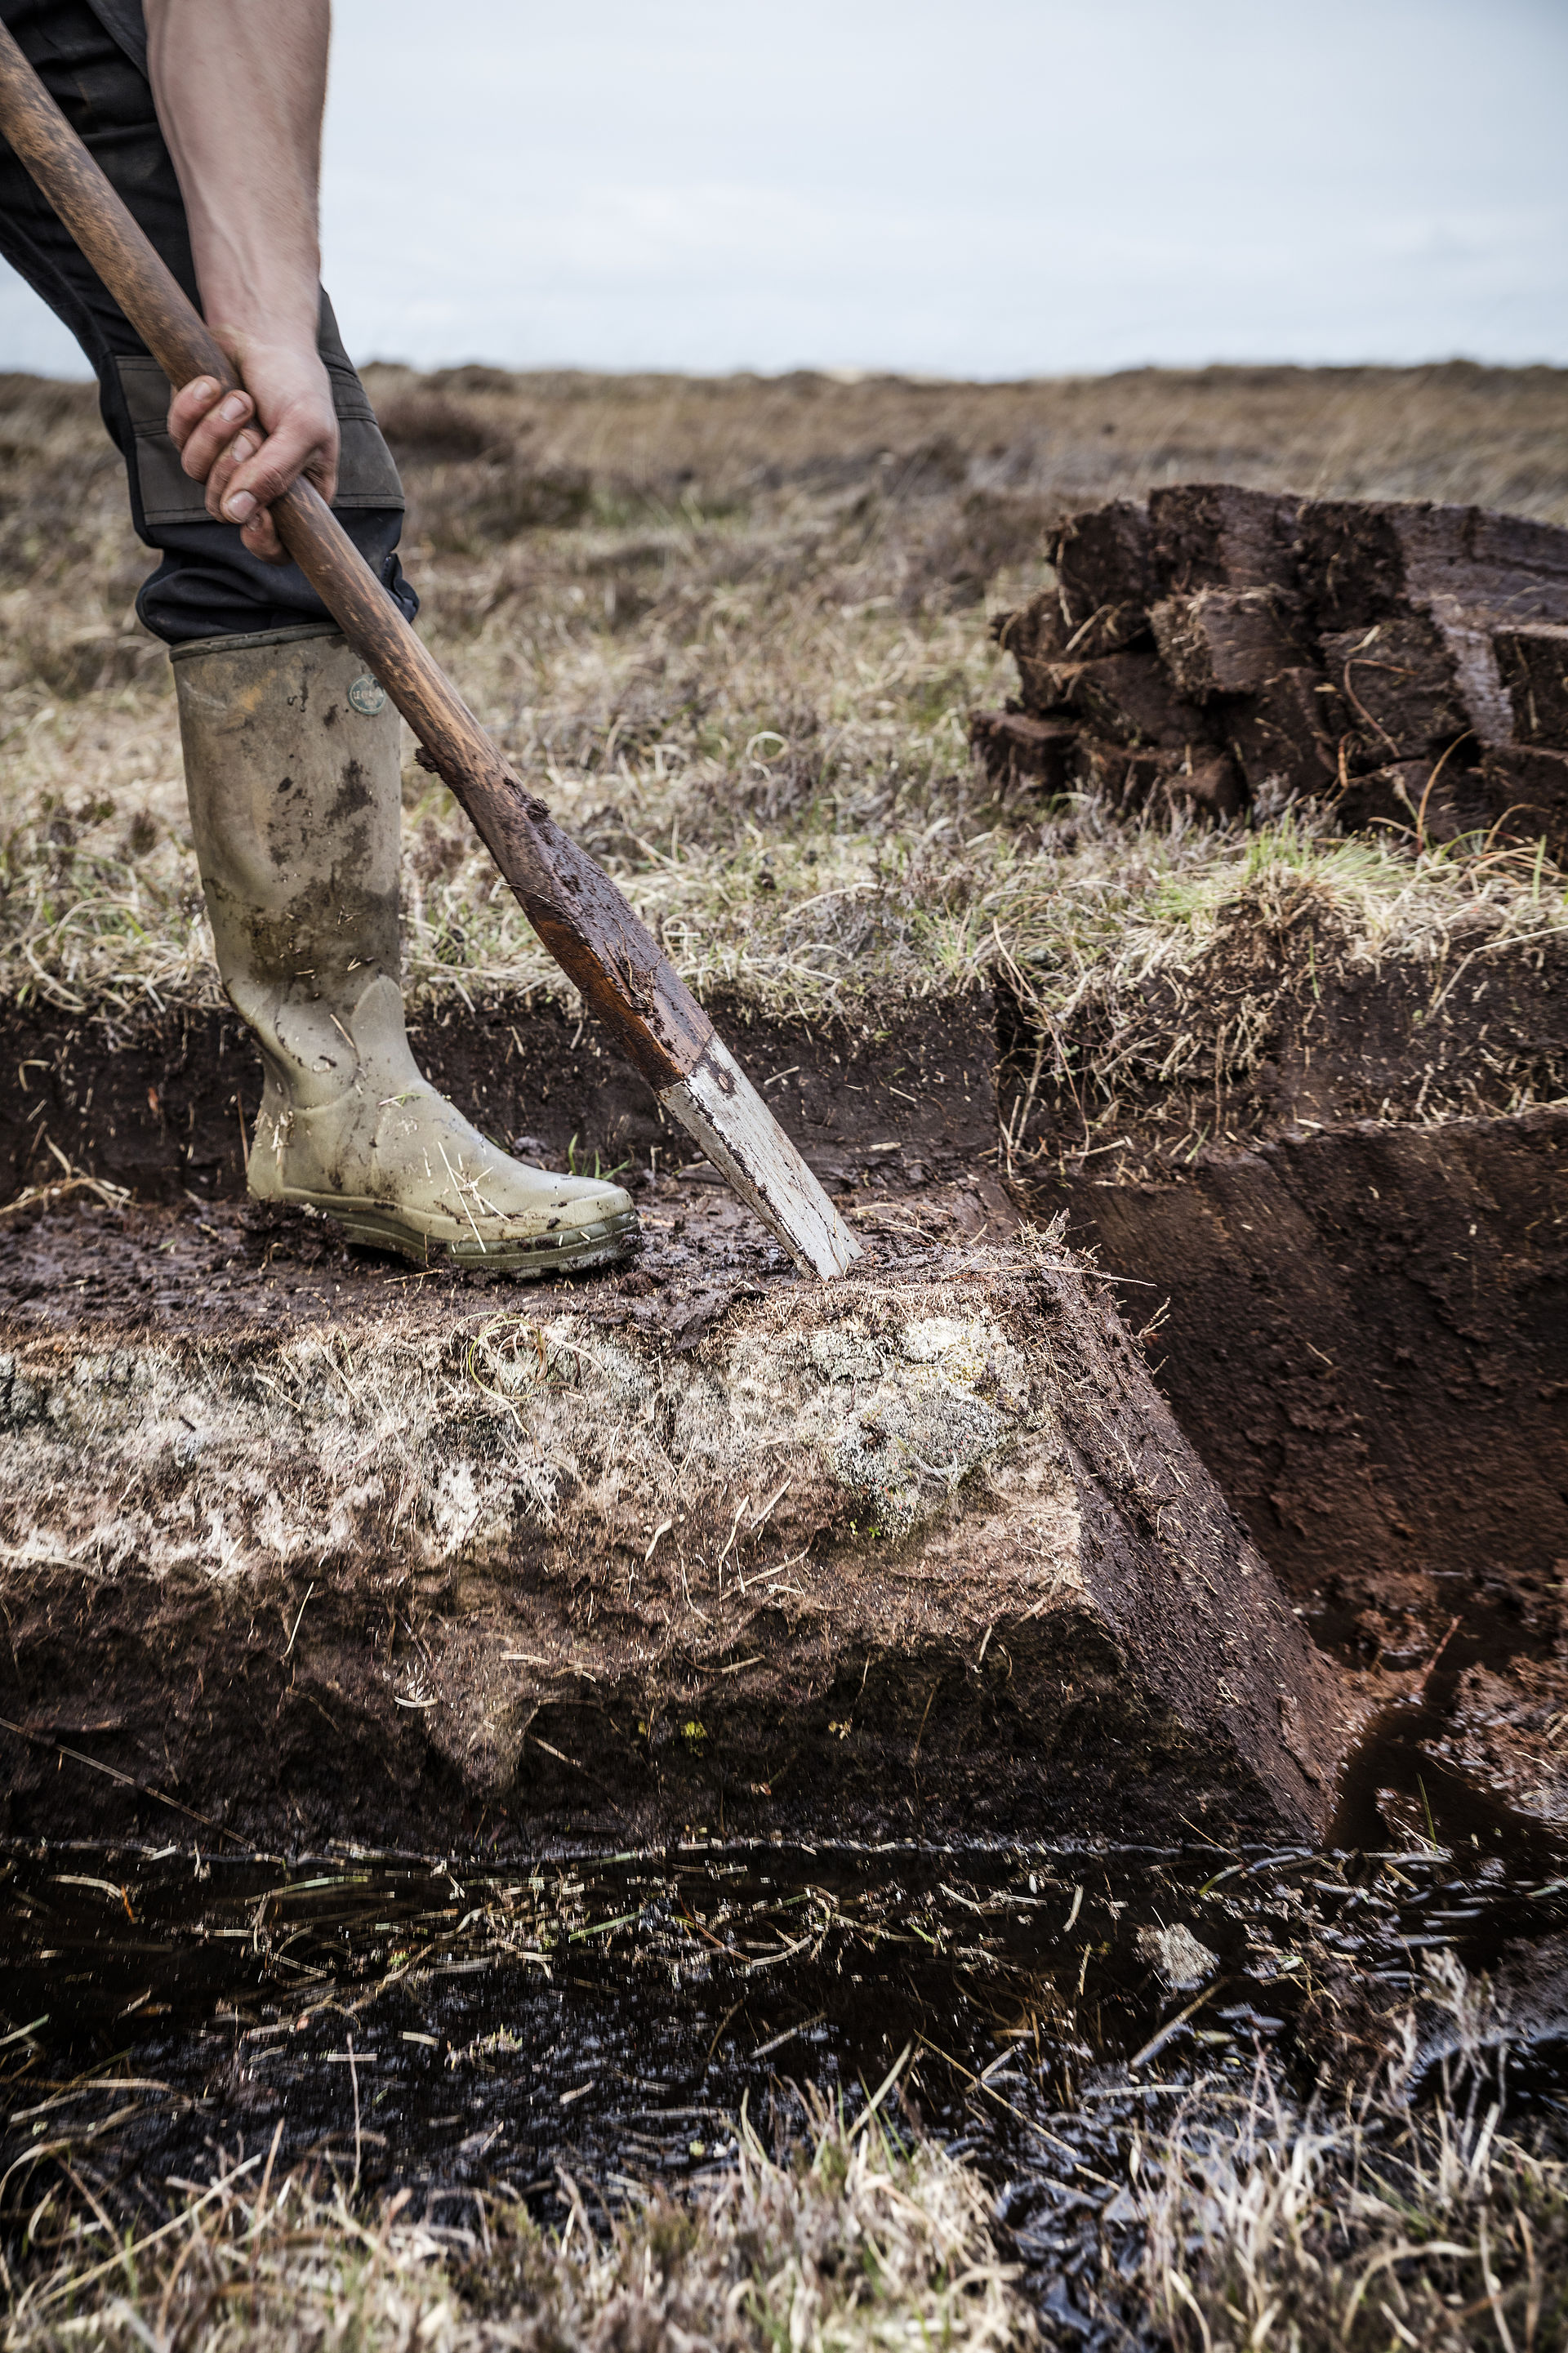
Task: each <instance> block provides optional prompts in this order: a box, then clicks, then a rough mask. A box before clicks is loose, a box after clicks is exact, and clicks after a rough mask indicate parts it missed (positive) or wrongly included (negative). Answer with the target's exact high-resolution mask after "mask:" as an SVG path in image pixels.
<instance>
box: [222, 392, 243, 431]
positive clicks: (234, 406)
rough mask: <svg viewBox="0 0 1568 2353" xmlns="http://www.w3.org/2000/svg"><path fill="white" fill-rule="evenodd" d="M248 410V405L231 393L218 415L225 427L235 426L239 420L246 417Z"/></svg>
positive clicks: (234, 393) (237, 395)
mask: <svg viewBox="0 0 1568 2353" xmlns="http://www.w3.org/2000/svg"><path fill="white" fill-rule="evenodd" d="M248 408H249V403H248V402H247V401H246V400H245V399H243V398H242V397H241V396H240V395H239V394H238V393H237V392H231V393H230V395H229V396H228V398H227V399H226V401H225V402H224V405H223V406H222V407H221V408H220V409H219V410H218V415H219V416H220V417H222V418H223V421H224V423H225V424H226V425H237V424H238V422H239V420H240V418H241V417H244V416H245V415H247V411H248Z"/></svg>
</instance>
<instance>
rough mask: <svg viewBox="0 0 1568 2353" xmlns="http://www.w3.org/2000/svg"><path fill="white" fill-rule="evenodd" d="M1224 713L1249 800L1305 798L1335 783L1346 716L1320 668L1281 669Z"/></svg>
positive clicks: (1329, 787)
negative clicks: (1255, 690) (1245, 782)
mask: <svg viewBox="0 0 1568 2353" xmlns="http://www.w3.org/2000/svg"><path fill="white" fill-rule="evenodd" d="M1226 715H1227V718H1228V719H1229V723H1230V744H1231V750H1232V751H1233V752H1234V754H1235V755H1236V758H1237V763H1238V765H1239V766H1240V768H1241V772H1242V775H1243V776H1245V777H1246V779H1247V788H1248V790H1249V792H1250V793H1251V795H1252V797H1253V799H1254V801H1259V800H1265V799H1267V797H1268V796H1270V795H1272V796H1274V797H1279V796H1283V797H1286V798H1289V799H1295V798H1298V797H1301V796H1308V797H1310V796H1311V795H1314V794H1318V793H1323V792H1327V791H1330V790H1331V789H1332V787H1333V786H1335V784H1336V783H1337V782H1338V779H1339V748H1338V747H1339V741H1340V738H1341V736H1342V735H1343V734H1344V733H1346V731H1347V728H1348V725H1349V719H1348V715H1347V713H1346V711H1345V706H1344V703H1343V702H1342V700H1341V697H1340V694H1339V692H1338V690H1337V689H1336V688H1335V687H1333V686H1332V685H1331V684H1330V682H1329V681H1328V680H1327V679H1326V678H1325V677H1324V676H1323V673H1322V671H1321V670H1281V671H1280V672H1279V676H1278V677H1276V678H1271V679H1270V680H1269V681H1268V684H1267V685H1266V686H1264V687H1263V688H1262V689H1261V690H1260V691H1259V692H1258V693H1257V694H1254V695H1249V696H1248V697H1247V699H1246V700H1245V701H1244V702H1238V703H1237V704H1236V705H1235V706H1234V708H1233V710H1232V711H1231V712H1228V713H1227V714H1226Z"/></svg>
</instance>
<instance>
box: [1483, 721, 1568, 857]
mask: <svg viewBox="0 0 1568 2353" xmlns="http://www.w3.org/2000/svg"><path fill="white" fill-rule="evenodd" d="M1481 776H1482V779H1483V781H1484V786H1485V790H1486V799H1487V806H1488V808H1489V810H1490V811H1491V812H1492V816H1491V823H1492V825H1493V826H1495V827H1496V828H1497V829H1498V833H1499V837H1500V839H1503V840H1512V841H1539V840H1541V839H1542V838H1544V839H1545V842H1546V850H1547V855H1548V857H1550V858H1553V859H1555V860H1557V862H1558V864H1559V865H1562V864H1563V863H1564V862H1565V861H1568V752H1558V751H1553V750H1552V749H1550V748H1548V747H1546V746H1543V745H1536V744H1495V745H1493V747H1492V748H1491V749H1490V750H1489V751H1488V752H1487V754H1486V755H1485V756H1484V758H1483V759H1482V762H1481Z"/></svg>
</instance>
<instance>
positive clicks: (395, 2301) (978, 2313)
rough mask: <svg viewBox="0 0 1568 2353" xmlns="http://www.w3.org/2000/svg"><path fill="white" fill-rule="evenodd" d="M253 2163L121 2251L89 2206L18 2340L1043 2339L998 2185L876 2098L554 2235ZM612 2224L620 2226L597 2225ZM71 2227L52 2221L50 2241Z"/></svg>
mask: <svg viewBox="0 0 1568 2353" xmlns="http://www.w3.org/2000/svg"><path fill="white" fill-rule="evenodd" d="M270 2172H271V2168H270V2165H269V2164H264V2162H263V2160H261V2159H260V2158H249V2159H247V2160H246V2161H245V2163H243V2164H237V2165H234V2166H232V2167H230V2168H227V2169H226V2171H225V2172H223V2173H222V2174H220V2176H219V2177H218V2179H216V2181H215V2182H214V2183H213V2184H212V2185H211V2186H210V2187H209V2188H208V2189H205V2190H202V2191H199V2192H197V2191H191V2192H189V2193H187V2196H186V2199H185V2202H184V2205H183V2206H182V2207H181V2208H180V2209H179V2210H178V2211H176V2213H175V2214H174V2216H173V2217H172V2218H171V2220H170V2221H168V2222H167V2223H165V2224H163V2225H162V2226H161V2227H160V2229H159V2230H158V2231H156V2232H146V2233H144V2234H143V2235H142V2237H140V2238H139V2239H138V2238H132V2237H130V2236H128V2237H127V2238H126V2239H125V2240H124V2241H123V2242H121V2243H120V2244H118V2245H106V2243H105V2242H106V2238H107V2235H108V2234H107V2233H106V2232H105V2231H104V2230H103V2227H102V2225H101V2224H100V2222H99V2221H98V2220H97V2218H96V2217H95V2216H94V2215H92V2214H91V2212H90V2211H87V2210H85V2209H81V2208H77V2207H73V2208H72V2209H71V2210H70V2215H69V2219H68V2221H66V2222H65V2224H64V2227H63V2228H62V2229H61V2230H60V2231H59V2235H58V2240H57V2242H56V2246H55V2261H54V2263H53V2264H52V2265H51V2266H50V2267H49V2268H47V2269H41V2270H39V2271H37V2273H36V2274H34V2275H32V2276H30V2277H29V2278H28V2279H27V2280H26V2283H25V2284H23V2285H22V2286H21V2288H20V2290H19V2292H17V2293H16V2295H15V2300H14V2303H13V2306H12V2313H11V2318H10V2321H9V2323H8V2325H7V2327H6V2330H5V2337H4V2339H3V2340H0V2341H3V2343H4V2345H5V2353H66V2348H80V2347H83V2346H88V2347H103V2348H113V2353H121V2348H124V2353H132V2348H159V2353H163V2348H170V2353H172V2348H174V2347H176V2346H180V2347H189V2346H194V2345H200V2346H202V2347H203V2348H210V2353H228V2348H241V2347H252V2346H255V2347H259V2346H266V2347H268V2348H271V2347H295V2346H298V2347H301V2348H303V2347H317V2346H321V2347H329V2346H330V2347H342V2348H354V2347H370V2346H377V2347H381V2346H395V2347H403V2348H413V2347H419V2348H426V2353H491V2348H494V2353H500V2348H530V2353H533V2348H536V2349H537V2353H553V2348H567V2347H573V2348H577V2347H581V2348H603V2353H612V2348H626V2347H638V2346H641V2347H648V2348H652V2347H654V2346H673V2347H678V2348H685V2353H707V2348H713V2353H753V2348H754V2353H780V2348H790V2353H862V2348H864V2353H874V2349H875V2353H882V2348H886V2353H931V2348H938V2347H942V2348H952V2353H986V2348H1002V2347H1006V2346H1018V2345H1027V2344H1030V2343H1032V2342H1034V2341H1035V2339H1036V2334H1037V2332H1036V2329H1035V2325H1034V2321H1033V2317H1032V2316H1031V2314H1030V2312H1029V2309H1028V2307H1027V2306H1026V2304H1025V2303H1024V2301H1023V2300H1022V2298H1021V2296H1020V2295H1019V2293H1018V2290H1017V2285H1016V2280H1017V2273H1016V2268H1012V2267H1009V2266H1007V2265H1005V2264H1004V2263H1001V2262H1000V2261H999V2260H998V2257H997V2254H996V2251H995V2248H994V2244H993V2242H992V2238H991V2233H990V2229H989V2205H990V2201H989V2199H988V2197H987V2195H986V2192H985V2190H984V2185H983V2184H982V2183H981V2182H980V2180H979V2179H978V2177H977V2176H976V2175H975V2174H974V2173H973V2171H971V2170H970V2169H969V2168H966V2167H964V2166H963V2164H961V2163H960V2162H958V2161H957V2160H956V2159H954V2158H950V2157H948V2156H947V2155H946V2154H945V2153H944V2152H943V2151H942V2150H941V2149H940V2148H938V2147H936V2146H935V2145H934V2144H931V2143H929V2142H916V2143H915V2144H914V2145H913V2147H903V2146H902V2145H901V2144H900V2142H899V2141H898V2140H897V2139H896V2138H895V2137H894V2136H893V2135H892V2134H891V2133H890V2132H889V2131H887V2130H885V2129H883V2128H882V2126H880V2124H879V2120H878V2119H877V2117H876V2116H875V2115H874V2114H872V2113H871V2112H869V2111H868V2112H866V2113H865V2114H863V2116H862V2117H861V2119H860V2120H859V2121H858V2123H856V2124H853V2125H847V2124H846V2122H845V2119H844V2117H843V2116H842V2114H841V2112H839V2111H838V2110H837V2109H835V2108H833V2107H831V2106H830V2105H828V2104H826V2102H824V2101H822V2100H816V2102H814V2104H813V2107H812V2117H811V2125H810V2133H809V2138H808V2139H807V2140H806V2141H805V2142H804V2143H802V2144H799V2145H797V2146H796V2147H795V2148H794V2149H793V2150H791V2151H789V2152H788V2153H787V2154H785V2155H784V2158H783V2160H782V2161H775V2160H774V2159H773V2158H771V2157H770V2156H769V2155H768V2154H767V2152H766V2151H765V2150H764V2148H763V2144H762V2142H761V2140H760V2139H759V2137H758V2136H757V2134H756V2133H755V2131H754V2130H753V2129H752V2126H750V2125H749V2123H748V2122H747V2121H746V2118H745V2117H744V2116H743V2115H742V2120H741V2125H740V2128H739V2132H738V2136H737V2140H736V2147H735V2151H734V2161H733V2164H732V2166H731V2167H730V2168H727V2169H726V2170H725V2171H724V2172H722V2173H721V2174H720V2175H718V2176H717V2177H716V2178H714V2177H710V2179H709V2180H708V2182H707V2183H706V2184H705V2185H704V2186H703V2187H701V2188H700V2189H699V2190H698V2192H697V2193H696V2194H695V2196H694V2197H693V2198H692V2199H691V2200H690V2201H689V2202H687V2203H677V2202H676V2201H675V2200H672V2199H671V2198H669V2197H668V2196H667V2195H664V2194H661V2193H657V2192H656V2193H653V2194H651V2195H649V2194H640V2195H637V2194H634V2196H633V2197H632V2199H631V2200H630V2202H629V2203H628V2205H627V2207H626V2210H625V2211H623V2212H622V2213H620V2214H619V2215H609V2214H607V2213H605V2211H604V2210H603V2209H602V2208H597V2207H596V2208H595V2214H594V2215H592V2216H591V2215H590V2213H589V2211H588V2208H587V2206H586V2204H585V2202H584V2198H583V2196H582V2194H581V2192H580V2191H579V2189H577V2186H576V2184H575V2183H574V2181H573V2180H572V2179H571V2178H570V2177H569V2176H567V2175H564V2174H563V2175H562V2177H561V2180H562V2184H563V2189H564V2190H565V2192H566V2195H567V2199H568V2203H569V2213H568V2218H567V2221H566V2223H565V2225H564V2227H563V2229H562V2230H561V2231H560V2232H558V2233H551V2232H544V2231H542V2230H541V2229H540V2228H539V2227H538V2226H537V2225H536V2224H535V2223H534V2222H533V2221H531V2219H530V2217H529V2214H528V2211H527V2210H526V2208H525V2207H523V2206H522V2205H521V2202H520V2201H519V2200H517V2199H516V2198H515V2197H509V2196H504V2195H500V2194H497V2193H495V2192H489V2193H486V2194H484V2195H480V2194H479V2193H478V2192H475V2193H471V2194H468V2195H465V2196H463V2197H461V2198H455V2197H452V2196H448V2197H447V2198H446V2199H445V2200H443V2201H442V2203H443V2210H444V2211H448V2212H449V2213H451V2214H453V2215H455V2216H457V2217H458V2220H457V2221H447V2222H445V2223H441V2222H437V2221H434V2220H432V2219H428V2218H427V2219H425V2220H415V2219H413V2217H412V2214H411V2211H410V2207H411V2203H412V2201H411V2200H410V2198H409V2195H408V2193H407V2192H404V2193H401V2194H400V2195H398V2196H396V2197H394V2198H393V2199H392V2200H390V2201H389V2202H388V2203H387V2204H386V2205H385V2206H384V2209H383V2210H382V2211H381V2212H380V2213H379V2214H378V2215H375V2216H373V2217H370V2218H368V2219H367V2218H366V2217H365V2216H364V2215H363V2214H362V2212H361V2211H359V2209H358V2206H357V2203H356V2201H355V2200H354V2199H353V2195H352V2192H351V2191H350V2189H348V2188H347V2187H346V2186H345V2185H344V2184H343V2183H342V2182H341V2181H340V2182H329V2181H326V2180H324V2179H322V2177H321V2175H320V2174H319V2173H310V2172H305V2171H293V2172H290V2173H289V2174H288V2175H286V2176H285V2177H284V2178H283V2179H281V2180H280V2181H278V2182H277V2183H274V2182H273V2181H272V2179H270ZM595 2223H596V2225H597V2227H595ZM52 2225H53V2217H52V2214H51V2211H50V2201H49V2200H47V2199H46V2200H44V2201H43V2202H42V2203H41V2204H40V2205H39V2206H38V2207H37V2208H36V2209H35V2210H34V2212H33V2215H32V2218H31V2222H30V2225H29V2230H30V2234H31V2237H32V2238H33V2240H34V2241H35V2242H37V2241H40V2240H44V2239H47V2237H48V2235H49V2232H50V2231H51V2227H52Z"/></svg>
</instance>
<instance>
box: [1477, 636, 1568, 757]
mask: <svg viewBox="0 0 1568 2353" xmlns="http://www.w3.org/2000/svg"><path fill="white" fill-rule="evenodd" d="M1492 644H1493V647H1494V648H1495V649H1496V653H1497V666H1498V676H1499V679H1500V683H1501V685H1502V687H1503V689H1504V691H1505V692H1506V693H1507V695H1508V698H1509V702H1510V706H1511V708H1512V713H1513V732H1514V733H1515V734H1516V735H1517V736H1518V738H1519V740H1520V742H1521V744H1543V745H1545V747H1546V748H1547V749H1548V750H1549V751H1553V752H1563V751H1568V628H1563V627H1561V626H1553V625H1552V624H1550V623H1544V622H1543V623H1542V624H1540V625H1539V626H1538V627H1536V628H1529V629H1499V630H1498V631H1497V632H1496V634H1495V636H1494V637H1493V638H1492Z"/></svg>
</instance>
